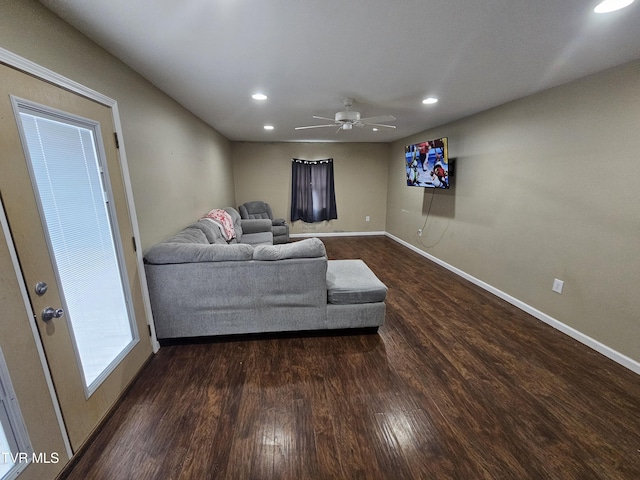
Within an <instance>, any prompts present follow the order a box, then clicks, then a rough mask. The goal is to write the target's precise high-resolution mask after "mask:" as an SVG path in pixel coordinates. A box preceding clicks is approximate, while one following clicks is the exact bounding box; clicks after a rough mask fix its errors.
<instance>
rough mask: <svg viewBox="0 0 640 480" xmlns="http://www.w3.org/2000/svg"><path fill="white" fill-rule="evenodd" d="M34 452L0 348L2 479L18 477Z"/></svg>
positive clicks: (0, 449)
mask: <svg viewBox="0 0 640 480" xmlns="http://www.w3.org/2000/svg"><path fill="white" fill-rule="evenodd" d="M32 454H33V448H32V447H31V442H30V441H29V436H28V435H27V428H26V427H25V424H24V420H23V419H22V413H21V412H20V406H19V405H18V399H17V398H16V394H15V392H14V391H13V385H12V384H11V379H10V378H9V370H8V369H7V365H6V363H5V361H4V356H3V355H2V350H0V480H7V479H10V478H11V479H12V478H16V477H17V476H18V474H19V473H20V472H21V471H22V470H24V469H25V468H26V466H27V465H28V464H29V462H30V461H31V458H32Z"/></svg>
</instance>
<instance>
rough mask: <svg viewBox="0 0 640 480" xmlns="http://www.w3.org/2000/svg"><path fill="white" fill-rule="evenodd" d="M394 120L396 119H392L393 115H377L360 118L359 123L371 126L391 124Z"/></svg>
mask: <svg viewBox="0 0 640 480" xmlns="http://www.w3.org/2000/svg"><path fill="white" fill-rule="evenodd" d="M395 119H396V117H394V116H393V115H379V116H377V117H366V118H361V119H360V121H361V122H362V123H366V124H367V125H373V124H375V123H380V122H393V121H395Z"/></svg>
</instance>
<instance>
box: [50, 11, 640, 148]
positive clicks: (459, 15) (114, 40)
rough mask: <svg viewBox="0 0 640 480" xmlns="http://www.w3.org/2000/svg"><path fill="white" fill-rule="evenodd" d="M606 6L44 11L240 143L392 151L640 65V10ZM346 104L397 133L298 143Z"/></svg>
mask: <svg viewBox="0 0 640 480" xmlns="http://www.w3.org/2000/svg"><path fill="white" fill-rule="evenodd" d="M598 1H599V0H476V1H473V0H399V1H395V2H392V1H390V0H316V1H312V0H309V1H300V0H181V1H177V0H155V1H153V0H144V1H143V0H138V1H132V0H110V1H104V0H41V3H42V4H44V5H45V6H46V7H48V8H49V9H51V10H52V11H54V12H55V13H56V14H58V15H59V16H60V17H62V18H63V19H64V20H66V21H67V22H68V23H70V24H71V25H73V26H75V27H76V28H77V29H78V30H80V31H81V32H83V33H84V34H85V35H87V36H88V37H90V38H91V39H93V40H94V41H95V42H97V43H98V44H100V45H101V46H102V47H104V48H105V49H106V50H108V51H109V52H111V53H112V54H113V55H115V56H116V57H118V58H120V59H121V60H122V61H123V62H124V63H126V64H127V65H129V66H130V67H131V68H133V69H134V70H136V71H137V72H139V73H140V74H141V75H142V76H144V77H145V78H147V79H148V80H149V81H151V82H152V83H153V84H155V85H156V86H157V87H158V88H160V89H161V90H163V91H164V92H166V93H167V94H168V95H170V96H171V97H173V98H174V99H175V100H176V101H178V102H179V103H180V104H182V105H184V106H185V107H186V108H187V109H189V110H190V111H192V112H193V113H194V114H196V115H197V116H199V117H200V118H202V119H203V120H204V121H206V122H207V123H208V124H210V125H211V126H213V127H214V128H215V129H216V130H218V131H219V132H220V133H222V134H223V135H224V136H225V137H227V138H228V139H230V140H236V141H237V140H243V141H341V142H352V141H356V142H389V141H393V140H396V139H399V138H403V137H406V136H408V135H412V134H415V133H418V132H421V131H423V130H426V129H428V128H431V127H434V126H438V125H442V124H444V123H447V122H450V121H452V120H456V119H459V118H462V117H465V116H467V115H470V114H473V113H476V112H479V111H482V110H486V109H488V108H491V107H494V106H497V105H500V104H503V103H505V102H508V101H510V100H514V99H517V98H521V97H524V96H526V95H530V94H532V93H534V92H538V91H540V90H544V89H546V88H549V87H552V86H555V85H559V84H562V83H566V82H568V81H571V80H574V79H576V78H579V77H583V76H585V75H588V74H591V73H594V72H597V71H601V70H604V69H606V68H609V67H613V66H615V65H619V64H622V63H625V62H627V61H631V60H635V59H637V58H640V2H636V3H634V4H633V5H631V6H630V7H628V8H626V9H624V10H621V11H619V12H615V13H610V14H607V15H596V14H594V13H593V8H594V6H595V5H596V4H597V3H598ZM256 91H261V92H264V93H266V94H267V95H268V96H269V99H268V100H267V101H265V102H258V101H256V100H253V99H251V94H252V93H254V92H256ZM427 96H436V97H438V98H439V99H440V101H439V102H438V103H437V104H436V105H432V106H427V105H423V104H422V103H421V101H422V99H423V98H425V97H427ZM345 97H352V98H354V99H355V100H356V103H355V105H354V108H353V110H357V111H360V112H361V113H362V116H366V117H370V116H378V115H383V114H390V115H394V116H395V117H397V121H396V122H394V123H395V125H397V129H396V130H388V129H383V130H380V131H378V132H373V131H372V130H371V129H370V128H354V129H353V130H351V131H341V132H340V133H337V134H336V130H337V129H335V128H321V129H313V130H302V131H296V130H294V127H296V126H300V125H313V124H320V123H324V122H322V121H320V120H314V119H312V115H319V116H324V117H333V116H334V114H335V112H337V111H340V110H344V108H343V105H342V100H343V99H344V98H345ZM265 124H272V125H274V126H275V129H274V130H273V131H270V132H268V131H265V130H264V129H263V125H265Z"/></svg>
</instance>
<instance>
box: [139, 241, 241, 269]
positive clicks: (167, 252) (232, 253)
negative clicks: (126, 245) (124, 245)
mask: <svg viewBox="0 0 640 480" xmlns="http://www.w3.org/2000/svg"><path fill="white" fill-rule="evenodd" d="M252 258H253V247H252V246H251V245H246V244H242V243H236V244H233V245H218V244H211V245H209V244H196V243H171V242H164V243H158V244H157V245H154V246H153V247H151V248H150V249H149V250H148V251H147V253H146V254H145V256H144V261H145V263H150V264H154V265H165V264H175V263H199V262H228V261H246V260H251V259H252Z"/></svg>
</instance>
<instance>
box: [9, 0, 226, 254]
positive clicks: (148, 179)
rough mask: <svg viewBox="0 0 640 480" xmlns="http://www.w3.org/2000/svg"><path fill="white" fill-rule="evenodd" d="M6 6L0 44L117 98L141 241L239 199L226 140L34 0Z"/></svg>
mask: <svg viewBox="0 0 640 480" xmlns="http://www.w3.org/2000/svg"><path fill="white" fill-rule="evenodd" d="M1 8H2V11H1V12H0V46H1V47H3V48H5V49H7V50H10V51H11V52H13V53H16V54H18V55H20V56H22V57H24V58H27V59H28V60H31V61H33V62H35V63H38V64H40V65H42V66H43V67H46V68H48V69H50V70H53V71H54V72H56V73H59V74H61V75H64V76H65V77H67V78H70V79H71V80H74V81H76V82H78V83H81V84H83V85H85V86H87V87H89V88H92V89H94V90H96V91H98V92H100V93H102V94H104V95H107V96H109V97H111V98H113V99H115V100H116V101H117V102H118V108H119V110H120V118H121V121H122V128H123V135H124V144H125V148H126V154H127V160H128V164H129V172H130V176H131V183H132V186H133V195H134V201H135V204H136V212H137V215H138V222H139V227H140V235H141V240H142V247H143V248H147V247H149V246H151V245H152V244H154V243H156V242H157V241H159V240H162V239H164V238H166V237H167V236H169V235H172V234H173V233H175V232H176V231H178V230H179V229H181V228H183V227H184V226H186V225H187V224H188V223H190V222H191V221H193V220H195V219H197V218H198V217H199V216H201V215H202V214H203V213H206V212H207V211H208V210H210V209H211V208H212V207H213V206H216V205H226V204H232V203H233V202H234V192H233V172H232V167H231V162H230V143H229V141H228V140H226V139H225V138H224V137H222V136H221V135H220V134H218V133H217V132H216V131H215V130H213V129H212V128H211V127H209V126H208V125H206V124H205V123H204V122H202V121H201V120H200V119H198V118H197V117H195V116H194V115H193V114H191V113H190V112H188V111H187V110H185V109H184V108H183V107H182V106H180V105H179V104H178V103H176V102H175V101H174V100H172V99H171V98H169V97H168V96H166V95H165V94H164V93H162V92H161V91H160V90H158V89H157V88H155V87H154V86H153V85H152V84H151V83H149V82H148V81H146V80H145V79H143V78H142V77H141V76H140V75H138V74H137V73H135V72H134V71H133V70H131V69H130V68H129V67H127V66H126V65H124V64H123V63H122V62H120V61H119V60H117V59H116V58H115V57H113V56H111V55H110V54H108V53H107V52H106V51H104V50H103V49H102V48H100V47H99V46H97V45H96V44H94V43H93V42H91V41H90V40H88V39H87V38H86V37H85V36H83V35H82V34H81V33H80V32H78V31H77V30H75V29H73V28H72V27H70V26H69V25H68V24H66V23H65V22H63V21H61V20H60V19H59V18H58V17H57V16H55V15H54V14H52V13H51V12H49V10H47V9H46V8H44V7H43V6H41V5H40V4H39V3H38V2H36V1H35V0H20V1H19V0H3V2H2V6H1Z"/></svg>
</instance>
